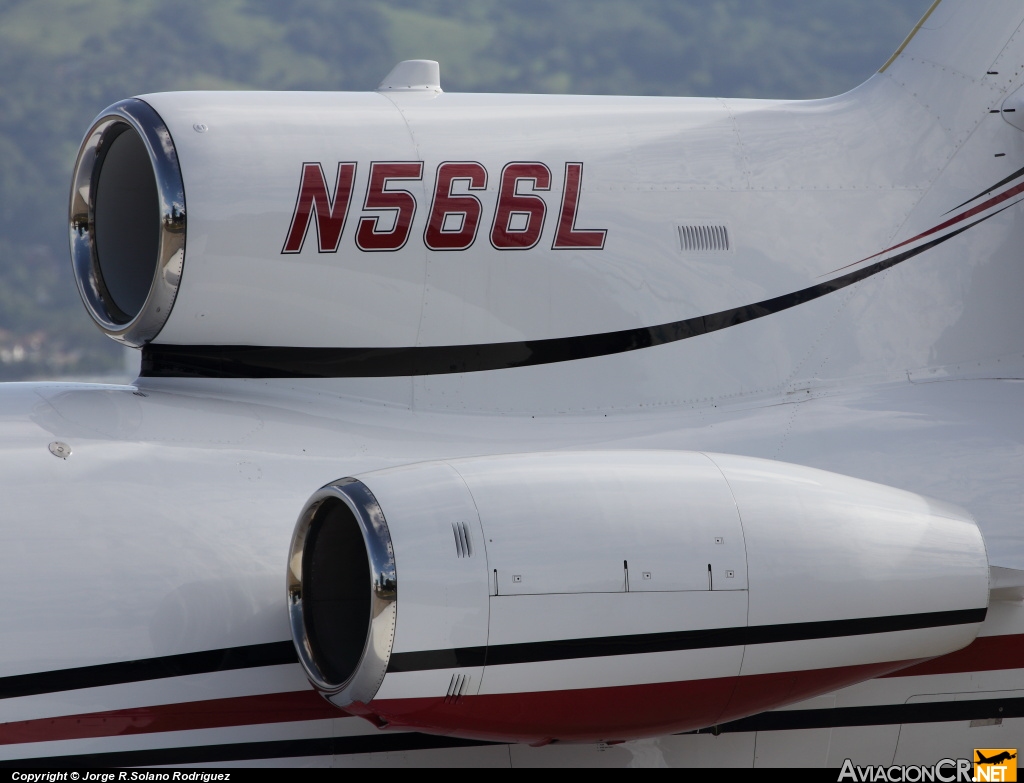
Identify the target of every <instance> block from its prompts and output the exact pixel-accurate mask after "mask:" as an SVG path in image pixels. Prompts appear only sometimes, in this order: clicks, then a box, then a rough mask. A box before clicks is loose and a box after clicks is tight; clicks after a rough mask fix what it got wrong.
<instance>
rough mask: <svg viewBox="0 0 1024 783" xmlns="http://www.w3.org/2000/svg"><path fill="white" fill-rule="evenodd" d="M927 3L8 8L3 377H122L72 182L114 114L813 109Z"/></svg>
mask: <svg viewBox="0 0 1024 783" xmlns="http://www.w3.org/2000/svg"><path fill="white" fill-rule="evenodd" d="M929 4H930V3H929V0H888V1H887V2H886V1H883V0H858V2H852V0H832V2H827V3H826V2H821V0H689V1H684V0H558V1H557V2H554V1H553V0H548V1H546V2H542V1H541V0H505V1H504V2H497V0H473V1H472V2H467V1H466V0H375V1H374V2H367V1H365V0H348V1H346V2H337V1H334V2H331V1H329V0H296V2H292V3H279V2H271V0H212V1H211V2H207V3H202V4H200V3H182V2H179V3H167V2H154V1H153V0H31V2H29V0H0V68H2V73H4V74H5V76H4V79H3V81H2V82H0V380H12V379H19V378H28V377H47V376H53V375H61V374H77V375H83V374H89V373H102V372H105V371H108V370H111V369H113V370H116V369H118V368H119V367H120V365H121V361H122V354H121V349H119V348H118V347H117V346H116V345H114V343H112V342H111V341H110V340H108V339H106V338H105V337H103V336H102V335H101V334H100V333H99V331H98V330H97V329H95V327H93V325H92V323H91V322H90V321H89V319H88V317H87V316H86V315H85V312H84V310H83V308H82V307H81V305H80V303H79V301H78V294H77V291H76V290H75V287H74V282H73V280H72V278H71V274H70V264H69V263H68V260H67V257H68V254H67V228H66V220H67V214H66V210H67V190H68V181H69V178H70V172H71V167H72V165H73V163H74V158H75V154H76V152H77V149H78V144H79V142H80V141H81V137H82V134H83V133H84V132H85V130H86V129H87V128H88V126H89V124H90V121H91V120H92V118H93V117H94V116H95V115H96V114H97V113H98V112H99V111H100V110H102V109H103V108H104V107H105V106H107V105H109V104H111V103H113V102H114V101H116V100H119V99H121V98H124V97H127V96H130V95H133V94H139V93H146V92H155V91H163V90H190V89H271V90H290V89H303V90H367V89H373V88H374V87H375V86H376V85H377V83H378V82H379V81H380V79H381V78H382V77H383V76H384V75H385V74H386V73H387V72H388V71H389V70H390V68H391V66H392V65H394V63H396V62H398V61H399V60H403V59H409V58H427V59H434V60H439V61H440V63H441V76H442V84H443V85H444V88H445V90H446V91H449V92H451V91H499V92H544V93H569V92H573V93H596V94H646V95H705V96H706V95H722V96H735V97H777V98H811V97H822V96H826V95H831V94H836V93H840V92H843V91H845V90H848V89H850V88H852V87H854V86H855V85H857V84H858V83H860V82H861V81H863V80H864V79H866V78H867V77H868V76H870V75H871V73H873V72H874V71H875V70H876V69H877V68H878V67H879V66H880V65H881V64H882V63H883V62H884V61H885V59H886V58H887V57H888V56H889V55H890V54H891V53H892V51H893V50H894V49H895V48H896V47H897V46H898V45H899V43H900V41H901V40H902V39H903V37H904V36H905V35H906V34H907V33H908V32H909V31H910V29H911V28H912V27H913V25H914V23H915V22H916V21H917V19H918V18H919V17H920V16H921V14H922V13H923V12H924V11H925V10H926V9H927V7H928V5H929Z"/></svg>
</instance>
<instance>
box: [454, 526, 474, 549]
mask: <svg viewBox="0 0 1024 783" xmlns="http://www.w3.org/2000/svg"><path fill="white" fill-rule="evenodd" d="M452 533H454V534H455V555H456V557H472V556H473V542H472V540H471V539H470V537H469V528H468V527H467V526H466V523H465V522H452Z"/></svg>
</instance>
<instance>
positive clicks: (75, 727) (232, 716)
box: [0, 690, 346, 745]
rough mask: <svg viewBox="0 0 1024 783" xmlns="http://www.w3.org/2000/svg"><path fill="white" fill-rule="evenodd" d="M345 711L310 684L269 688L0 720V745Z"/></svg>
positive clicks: (318, 717) (339, 714) (341, 714)
mask: <svg viewBox="0 0 1024 783" xmlns="http://www.w3.org/2000/svg"><path fill="white" fill-rule="evenodd" d="M345 715H346V713H345V712H343V711H342V710H340V709H338V708H337V707H335V706H333V705H332V704H329V703H328V702H327V701H325V700H324V699H323V698H322V697H321V696H320V694H318V693H317V692H316V691H313V690H309V691H295V692H293V693H268V694H264V695H261V696H239V697H236V698H232V699H211V700H209V701H193V702H184V703H182V704H158V705H155V706H152V707H135V708H132V709H128V710H110V711H109V712H92V713H86V714H81V715H61V716H59V717H56V718H38V719H36V720H23V721H15V722H13V723H0V745H14V744H17V743H21V742H48V741H52V740H71V739H91V738H94V737H121V736H125V735H130V734H151V733H154V732H162V731H184V730H187V729H217V728H224V727H227V726H251V725H256V724H262V723H290V722H294V721H303V720H323V719H324V718H341V717H345Z"/></svg>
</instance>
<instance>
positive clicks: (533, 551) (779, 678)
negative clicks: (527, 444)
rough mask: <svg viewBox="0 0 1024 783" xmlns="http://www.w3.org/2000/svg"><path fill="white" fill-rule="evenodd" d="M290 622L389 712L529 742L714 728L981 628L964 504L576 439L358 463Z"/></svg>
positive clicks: (347, 702) (378, 710) (980, 570)
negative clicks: (597, 448)
mask: <svg viewBox="0 0 1024 783" xmlns="http://www.w3.org/2000/svg"><path fill="white" fill-rule="evenodd" d="M288 578H289V602H290V609H291V614H292V631H293V636H294V639H295V642H296V647H297V648H298V650H299V655H300V659H301V661H302V663H303V666H304V667H305V669H306V672H307V675H308V676H309V678H310V680H311V681H312V682H313V683H314V685H315V686H316V687H317V688H318V689H319V690H320V691H321V692H322V693H323V694H324V695H325V696H327V698H329V699H330V700H331V701H332V702H333V703H334V704H336V705H338V706H339V707H341V708H343V709H345V710H347V711H348V712H350V713H353V714H359V715H363V716H365V717H367V718H369V719H371V720H373V721H374V722H375V723H377V724H378V725H389V726H395V727H403V728H416V729H419V730H421V731H428V732H434V733H444V734H454V735H458V736H463V737H471V738H480V739H489V740H500V741H526V742H532V743H538V742H541V743H543V742H547V741H551V740H577V741H584V740H586V741H597V740H622V739H630V738H636V737H643V736H653V735H658V734H664V733H669V732H678V731H686V730H692V729H697V728H702V727H707V726H712V725H715V724H717V723H721V722H724V721H727V720H733V719H736V718H739V717H742V716H745V715H751V714H754V713H757V712H761V711H763V710H765V709H770V708H773V707H778V706H781V705H783V704H787V703H791V702H794V701H798V700H800V699H803V698H807V697H810V696H812V695H815V694H817V693H822V692H826V691H830V690H833V689H835V688H838V687H842V686H844V685H848V684H851V683H854V682H859V681H862V680H866V679H870V678H872V677H876V676H879V675H881V674H884V673H887V672H890V671H894V670H897V669H900V668H903V667H905V666H908V665H910V664H912V663H913V662H915V661H918V660H921V659H924V658H930V657H934V656H938V655H942V654H944V653H947V652H951V651H953V650H956V649H958V648H960V647H963V646H966V645H967V644H969V643H970V642H971V641H972V640H973V639H974V637H975V635H976V634H977V631H978V628H979V626H980V624H981V622H982V621H983V620H984V618H985V614H986V611H987V603H988V563H987V558H986V554H985V548H984V544H983V541H982V538H981V534H980V532H979V530H978V528H977V526H976V525H975V523H974V522H973V520H972V519H971V518H970V517H969V516H968V515H967V514H966V512H963V511H962V510H960V509H956V508H953V507H950V506H946V505H944V504H940V503H937V502H934V501H930V500H928V499H925V498H923V497H920V496H918V495H914V494H911V493H908V492H904V491H901V490H896V489H892V488H889V487H884V486H880V485H877V484H872V483H869V482H865V481H860V480H857V479H852V478H849V477H845V476H840V475H836V474H832V473H826V472H824V471H820V470H814V469H810V468H804V467H799V466H796V465H789V464H784V463H778V462H771V461H767V460H759V459H752V458H746V457H736V456H728V455H706V454H701V453H691V452H655V451H648V452H577V453H545V454H523V455H510V456H498V457H481V458H470V459H462V460H453V461H449V462H432V463H423V464H417V465H410V466H407V467H403V468H396V469H389V470H382V471H376V472H372V473H367V474H364V475H361V476H357V477H355V478H348V479H343V480H341V481H338V482H335V483H332V484H330V485H328V486H326V487H324V488H323V489H321V490H320V491H318V492H317V493H316V494H315V495H314V496H313V497H312V498H311V499H310V501H309V503H308V504H307V506H306V508H305V509H304V510H303V512H302V514H301V516H300V519H299V522H298V525H297V527H296V531H295V535H294V538H293V543H292V551H291V556H290V560H289V577H288Z"/></svg>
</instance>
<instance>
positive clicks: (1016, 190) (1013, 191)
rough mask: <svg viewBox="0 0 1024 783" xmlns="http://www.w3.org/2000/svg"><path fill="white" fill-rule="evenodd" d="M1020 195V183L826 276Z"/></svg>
mask: <svg viewBox="0 0 1024 783" xmlns="http://www.w3.org/2000/svg"><path fill="white" fill-rule="evenodd" d="M1020 193H1024V183H1021V184H1020V185H1014V186H1013V187H1012V188H1010V189H1009V190H1007V191H1005V192H1003V193H1000V194H999V195H998V196H993V197H992V198H990V199H989V200H988V201H985V202H982V203H981V204H978V205H977V206H976V207H971V208H970V209H968V210H967V211H966V212H961V213H960V214H959V215H956V216H954V217H951V218H950V219H949V220H946V221H943V222H942V223H939V224H938V225H937V226H932V227H931V228H929V229H928V230H927V231H922V232H921V233H920V234H918V235H917V236H914V237H911V238H910V239H904V240H903V241H902V242H900V243H899V244H896V245H893V246H892V247H887V248H886V249H885V250H879V251H878V252H877V253H875V254H874V255H873V256H868V257H867V258H862V259H861V260H860V261H854V262H853V263H852V264H847V265H846V266H841V267H839V268H838V269H833V270H832V271H831V272H829V273H828V274H834V273H835V272H841V271H843V270H844V269H849V268H850V267H851V266H857V264H863V263H864V262H865V261H870V260H871V259H872V258H878V257H879V256H880V255H884V254H885V253H888V252H889V251H891V250H896V249H897V248H900V247H903V246H904V245H909V244H910V243H911V242H916V241H917V240H919V239H924V238H925V237H928V236H931V235H932V234H934V233H936V232H938V231H942V230H943V229H944V228H949V227H950V226H953V225H956V224H957V223H960V222H961V221H964V220H966V219H967V218H970V217H974V216H975V215H978V214H980V213H982V212H984V211H985V210H986V209H991V208H992V207H994V206H996V205H997V204H1002V203H1003V202H1004V201H1006V200H1007V199H1011V198H1013V197H1014V196H1016V195H1018V194H1020Z"/></svg>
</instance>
